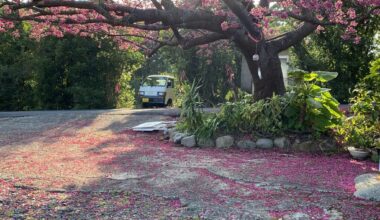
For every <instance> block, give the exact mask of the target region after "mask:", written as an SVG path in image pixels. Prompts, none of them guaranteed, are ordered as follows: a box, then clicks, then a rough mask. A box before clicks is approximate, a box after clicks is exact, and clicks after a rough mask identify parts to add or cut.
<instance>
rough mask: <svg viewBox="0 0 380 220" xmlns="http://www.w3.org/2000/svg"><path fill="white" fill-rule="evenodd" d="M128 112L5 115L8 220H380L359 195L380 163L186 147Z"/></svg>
mask: <svg viewBox="0 0 380 220" xmlns="http://www.w3.org/2000/svg"><path fill="white" fill-rule="evenodd" d="M166 119H170V118H168V117H167V116H160V115H131V114H128V113H127V112H117V113H110V112H80V113H75V114H74V113H70V112H60V113H57V114H33V115H31V116H27V117H4V118H0V158H1V160H0V186H1V187H0V218H1V219H4V218H5V219H6V218H10V219H12V218H20V219H22V218H38V219H39V218H46V219H50V218H64V219H67V218H68V219H72V218H75V219H94V218H95V219H103V218H104V219H120V218H121V219H188V218H196V219H197V218H198V219H199V218H200V219H278V218H281V217H284V216H287V215H288V216H289V215H294V214H296V215H297V213H298V215H308V216H309V218H310V219H375V220H376V219H380V203H378V202H377V203H376V202H371V201H365V200H361V199H358V198H355V197H354V196H353V193H354V191H355V186H354V184H355V183H354V179H355V177H356V176H358V175H360V174H364V173H371V172H375V171H376V167H377V165H376V164H375V163H371V162H367V161H355V160H352V159H350V157H349V156H348V155H335V156H321V155H319V156H316V155H314V156H313V155H307V154H285V153H282V152H277V151H265V150H254V151H241V150H238V149H231V150H220V149H186V148H182V147H177V146H175V145H173V144H172V143H169V142H168V141H165V140H161V139H162V138H161V134H160V133H137V132H133V131H131V130H130V129H129V128H130V127H131V126H134V125H137V124H138V123H140V122H145V121H155V120H166Z"/></svg>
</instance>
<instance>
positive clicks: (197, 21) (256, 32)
mask: <svg viewBox="0 0 380 220" xmlns="http://www.w3.org/2000/svg"><path fill="white" fill-rule="evenodd" d="M255 3H256V1H253V0H186V1H183V0H176V1H174V0H161V1H159V0H151V1H147V0H145V1H143V0H118V1H112V0H108V1H106V0H104V1H73V0H68V1H56V0H42V1H19V0H3V1H2V3H1V4H0V8H1V9H2V12H1V15H0V19H1V20H0V28H10V27H12V24H13V23H12V22H14V21H16V22H17V21H24V20H28V21H31V22H32V24H33V25H34V26H35V28H34V35H35V36H37V37H38V36H43V35H48V34H53V35H56V36H62V35H63V33H64V32H69V33H75V34H80V35H87V34H91V33H93V32H99V31H101V32H106V33H108V34H109V35H112V36H114V37H115V39H116V40H117V41H119V42H124V43H128V44H129V45H133V46H135V47H138V48H140V49H144V50H147V51H150V52H154V51H156V50H157V49H159V48H160V47H162V46H165V45H169V46H181V47H182V48H184V49H187V48H191V47H194V46H197V45H203V44H210V43H211V42H215V41H222V42H223V43H229V42H233V43H234V44H235V45H236V46H237V47H238V48H239V49H240V50H241V52H242V54H243V56H245V58H246V59H247V62H248V66H249V69H250V72H251V74H252V78H253V83H254V88H255V91H254V95H255V98H256V99H262V98H265V97H269V96H272V95H273V93H276V94H283V93H284V92H285V86H284V82H283V77H282V71H281V63H280V60H279V58H278V53H279V52H280V51H282V50H285V49H287V48H289V47H291V46H293V45H295V44H297V43H299V42H300V41H302V39H304V38H305V37H306V36H308V35H310V34H311V33H313V32H314V31H315V30H316V29H317V28H318V27H319V28H320V27H322V26H331V25H339V26H344V27H346V32H345V34H344V35H343V37H344V38H355V37H356V34H355V28H356V26H357V24H358V21H361V20H365V19H367V18H368V17H369V16H377V15H378V14H379V9H380V0H347V1H345V2H343V1H342V0H309V1H305V0H277V1H270V0H260V1H258V2H257V4H255ZM348 3H349V5H353V7H344V4H348ZM357 9H360V10H357ZM357 11H358V12H359V11H360V12H361V13H357ZM274 17H276V18H280V19H284V20H285V19H286V20H287V19H290V20H292V21H293V23H294V28H293V29H291V30H288V31H287V32H285V33H277V32H276V31H275V30H273V29H271V26H272V25H271V21H272V20H273V18H274ZM276 20H278V19H276ZM277 23H278V24H279V25H281V21H280V22H277ZM47 27H48V28H47ZM167 31H170V32H171V34H170V35H168V34H163V32H167ZM131 37H141V38H144V39H145V40H144V41H140V42H137V43H136V41H133V40H131ZM358 40H359V39H358V38H356V41H358ZM150 46H151V47H150ZM259 68H260V70H261V75H259V74H258V69H259Z"/></svg>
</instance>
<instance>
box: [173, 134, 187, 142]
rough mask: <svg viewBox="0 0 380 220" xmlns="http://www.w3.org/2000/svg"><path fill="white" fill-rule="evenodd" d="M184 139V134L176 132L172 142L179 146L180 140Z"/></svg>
mask: <svg viewBox="0 0 380 220" xmlns="http://www.w3.org/2000/svg"><path fill="white" fill-rule="evenodd" d="M184 137H186V134H184V133H180V132H178V133H176V134H175V135H174V137H173V142H174V143H176V144H180V143H181V140H182V138H184Z"/></svg>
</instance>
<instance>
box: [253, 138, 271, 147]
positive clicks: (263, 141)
mask: <svg viewBox="0 0 380 220" xmlns="http://www.w3.org/2000/svg"><path fill="white" fill-rule="evenodd" d="M256 146H257V147H258V148H262V149H270V148H273V140H272V139H268V138H260V139H258V140H257V141H256Z"/></svg>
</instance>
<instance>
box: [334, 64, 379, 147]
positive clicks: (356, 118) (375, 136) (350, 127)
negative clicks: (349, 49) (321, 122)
mask: <svg viewBox="0 0 380 220" xmlns="http://www.w3.org/2000/svg"><path fill="white" fill-rule="evenodd" d="M379 71H380V59H378V60H376V61H374V62H372V68H371V73H370V74H369V75H368V76H366V77H365V78H363V80H361V81H360V82H359V83H358V84H357V85H356V87H355V90H354V91H353V94H354V96H353V97H352V98H351V99H350V101H351V103H352V107H351V109H352V111H353V116H352V117H350V118H348V119H347V120H346V121H345V122H344V123H343V125H342V126H340V127H338V128H337V134H338V136H339V137H340V138H341V139H342V141H343V143H345V144H347V145H353V146H356V147H361V148H380V143H379V140H380V139H379V138H380V106H379V103H380V90H379V88H380V73H379Z"/></svg>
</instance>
